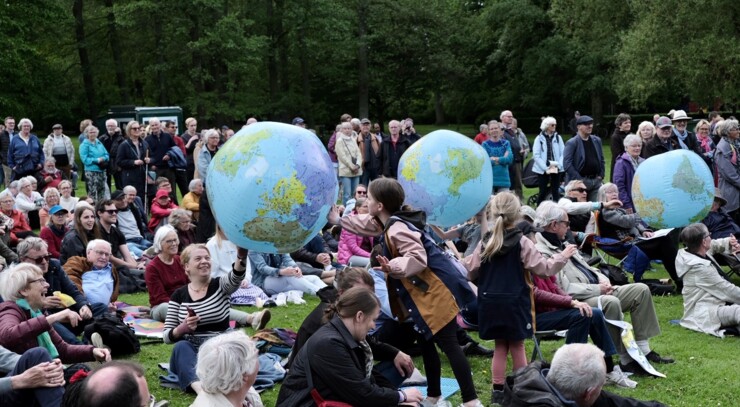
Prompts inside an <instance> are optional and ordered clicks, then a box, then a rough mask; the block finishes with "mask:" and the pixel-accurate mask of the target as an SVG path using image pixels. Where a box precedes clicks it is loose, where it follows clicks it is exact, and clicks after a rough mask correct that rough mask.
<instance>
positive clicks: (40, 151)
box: [8, 134, 44, 175]
mask: <svg viewBox="0 0 740 407" xmlns="http://www.w3.org/2000/svg"><path fill="white" fill-rule="evenodd" d="M39 165H41V166H43V165H44V148H43V146H42V145H41V142H40V141H39V139H38V137H36V135H35V134H31V135H30V136H29V138H28V144H26V143H25V142H24V141H23V139H22V138H21V137H20V135H18V134H16V135H15V136H14V137H13V139H12V140H11V141H10V145H9V147H8V167H10V168H11V169H13V171H15V173H16V174H20V175H26V174H29V173H31V172H34V171H35V170H36V169H37V167H38V166H39ZM38 169H41V168H38Z"/></svg>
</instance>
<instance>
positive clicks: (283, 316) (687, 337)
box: [78, 125, 740, 407]
mask: <svg viewBox="0 0 740 407" xmlns="http://www.w3.org/2000/svg"><path fill="white" fill-rule="evenodd" d="M437 128H438V127H435V126H424V125H419V126H417V130H418V131H419V132H420V133H421V134H427V133H428V132H430V131H432V130H435V129H437ZM450 129H452V130H456V131H459V132H461V133H464V134H467V135H471V136H472V135H474V134H476V133H477V129H475V128H473V126H461V127H459V128H455V127H450ZM533 138H534V134H530V141H531V140H532V139H533ZM567 138H569V137H568V136H566V139H567ZM605 144H607V143H606V141H605ZM604 150H605V151H604V155H605V161H606V168H607V171H608V170H609V163H610V160H611V154H610V152H609V149H608V147H606V148H605V149H604ZM608 178H609V176H608V174H607V179H608ZM80 189H81V190H82V191H84V186H82V185H81V188H80ZM82 191H78V192H82ZM83 193H84V192H83ZM535 193H536V190H534V189H526V190H525V196H526V197H529V196H531V195H533V194H535ZM78 196H79V195H78ZM646 276H647V278H667V277H668V275H667V273H666V272H665V270H664V269H663V267H662V266H659V265H658V266H656V270H655V271H653V272H648V273H647V275H646ZM735 283H737V284H740V278H736V279H735ZM304 298H305V299H306V301H307V304H306V305H302V306H298V305H289V306H287V307H280V308H273V309H272V310H271V311H272V313H273V317H272V320H271V322H270V326H271V327H285V328H291V329H293V330H296V331H297V330H298V327H299V326H300V324H301V322H302V320H303V318H304V317H305V316H306V315H307V314H308V313H309V312H310V311H311V310H312V309H313V308H314V307H315V306H316V304H317V303H318V299H317V298H316V297H309V296H306V297H304ZM120 300H121V301H125V302H128V303H130V304H136V305H148V296H147V294H146V293H140V294H134V295H121V296H120ZM654 302H655V308H656V310H657V313H658V319H659V321H660V327H661V329H662V334H661V335H660V336H658V337H656V338H653V340H651V346H652V347H653V348H654V349H655V350H657V351H658V352H659V353H661V354H662V355H664V356H670V357H673V358H675V359H676V363H675V364H672V365H659V366H656V368H657V369H658V370H659V371H661V372H663V373H665V374H666V375H667V378H665V379H660V378H637V379H636V380H637V382H638V383H639V384H638V386H637V388H636V389H631V390H630V389H615V388H608V390H610V391H614V392H616V393H619V394H622V395H627V396H632V397H636V398H639V399H653V400H659V401H661V402H663V403H665V404H667V405H671V406H691V407H695V406H732V405H737V392H738V389H737V386H738V373H740V369H738V367H737V360H738V356H737V351H738V347H739V346H740V339H738V338H736V337H729V338H725V339H719V338H715V337H712V336H709V335H703V334H699V333H695V332H693V331H689V330H687V329H684V328H681V327H680V326H676V325H671V324H670V323H669V321H670V320H674V319H679V318H680V317H681V315H682V313H683V309H682V301H681V297H680V296H671V297H655V298H654ZM237 308H239V309H242V310H246V311H250V308H249V307H237ZM252 310H254V309H253V308H252ZM627 319H629V318H627ZM246 332H247V333H248V334H251V333H252V330H251V329H247V330H246ZM473 336H476V337H477V334H476V333H473ZM483 344H484V345H485V346H487V347H493V343H492V342H483ZM562 344H563V341H545V342H543V343H542V349H543V352H544V356H545V358H547V359H548V360H550V359H551V358H552V355H553V353H554V352H555V350H556V349H557V348H558V347H559V346H561V345H562ZM526 347H527V355H531V352H532V341H529V340H528V341H526ZM171 351H172V345H165V344H162V343H150V344H144V345H142V350H141V352H140V353H139V354H137V355H133V356H132V357H131V358H130V359H131V360H135V361H137V362H139V363H141V364H142V365H144V366H145V367H146V371H147V379H148V382H149V387H150V390H151V391H152V394H154V395H155V396H156V397H157V399H167V400H170V403H171V405H172V406H188V405H190V403H191V402H192V401H193V400H194V396H192V395H186V394H183V393H181V392H180V391H177V390H169V389H164V388H162V387H160V386H159V384H158V383H159V380H158V376H159V374H160V373H161V372H160V370H159V369H158V367H157V364H158V363H160V362H169V357H170V353H171ZM442 360H443V376H444V377H453V375H452V371H451V370H450V368H449V365H448V364H447V363H446V359H445V358H444V357H442ZM469 360H470V361H471V368H472V373H473V377H474V380H475V384H476V388H477V390H478V393H479V396H480V398H481V400H482V401H483V402H484V404H485V405H488V403H489V402H490V390H491V369H490V366H491V361H490V359H488V358H480V357H476V358H470V359H469ZM415 362H416V365H417V367H419V368H420V369H421V370H422V371H423V366H422V363H421V359H420V358H416V359H415ZM509 367H511V363H509ZM278 391H279V386H276V387H275V388H273V389H271V390H267V391H265V392H263V393H262V400H263V402H264V403H265V405H266V406H274V405H275V400H276V399H277V395H278ZM451 401H452V402H453V405H457V404H459V403H461V402H462V400H461V399H460V397H459V393H458V394H456V395H455V396H453V397H452V400H451Z"/></svg>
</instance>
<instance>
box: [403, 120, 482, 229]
mask: <svg viewBox="0 0 740 407" xmlns="http://www.w3.org/2000/svg"><path fill="white" fill-rule="evenodd" d="M398 182H399V183H401V186H403V189H404V191H405V192H406V203H407V204H409V205H411V206H412V207H414V208H416V209H420V210H423V211H424V212H425V213H426V215H427V221H428V222H429V223H430V224H433V225H437V226H442V227H449V226H453V225H457V224H459V223H462V222H465V221H467V220H468V219H470V218H471V217H473V216H474V215H475V214H476V213H478V212H479V211H480V210H481V209H482V208H483V207H484V206H485V205H486V203H488V199H489V198H490V196H491V187H492V185H493V174H492V172H491V168H490V164H488V154H486V151H485V150H484V149H483V147H481V146H480V145H478V143H476V142H475V141H473V140H471V139H470V138H468V137H465V136H464V135H462V134H460V133H456V132H454V131H450V130H436V131H433V132H431V133H429V134H428V135H426V136H425V137H422V138H421V139H419V141H417V142H416V143H414V144H412V145H411V147H409V148H408V150H406V152H405V153H404V154H403V156H401V160H400V161H399V163H398Z"/></svg>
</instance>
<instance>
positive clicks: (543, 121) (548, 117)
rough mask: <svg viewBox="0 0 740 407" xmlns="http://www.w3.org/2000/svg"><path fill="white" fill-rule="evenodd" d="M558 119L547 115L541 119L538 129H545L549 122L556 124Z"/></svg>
mask: <svg viewBox="0 0 740 407" xmlns="http://www.w3.org/2000/svg"><path fill="white" fill-rule="evenodd" d="M557 123H558V121H557V120H555V118H554V117H552V116H547V117H545V118H544V119H542V123H541V124H540V130H542V131H545V130H546V129H547V128H548V127H549V126H550V125H551V124H557Z"/></svg>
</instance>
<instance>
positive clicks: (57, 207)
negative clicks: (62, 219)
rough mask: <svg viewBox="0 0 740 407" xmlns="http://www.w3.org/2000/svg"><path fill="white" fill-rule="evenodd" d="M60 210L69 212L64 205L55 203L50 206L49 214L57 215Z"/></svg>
mask: <svg viewBox="0 0 740 407" xmlns="http://www.w3.org/2000/svg"><path fill="white" fill-rule="evenodd" d="M59 212H64V213H69V211H68V210H66V209H64V208H62V205H54V206H52V207H51V208H49V215H56V214H57V213H59Z"/></svg>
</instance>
